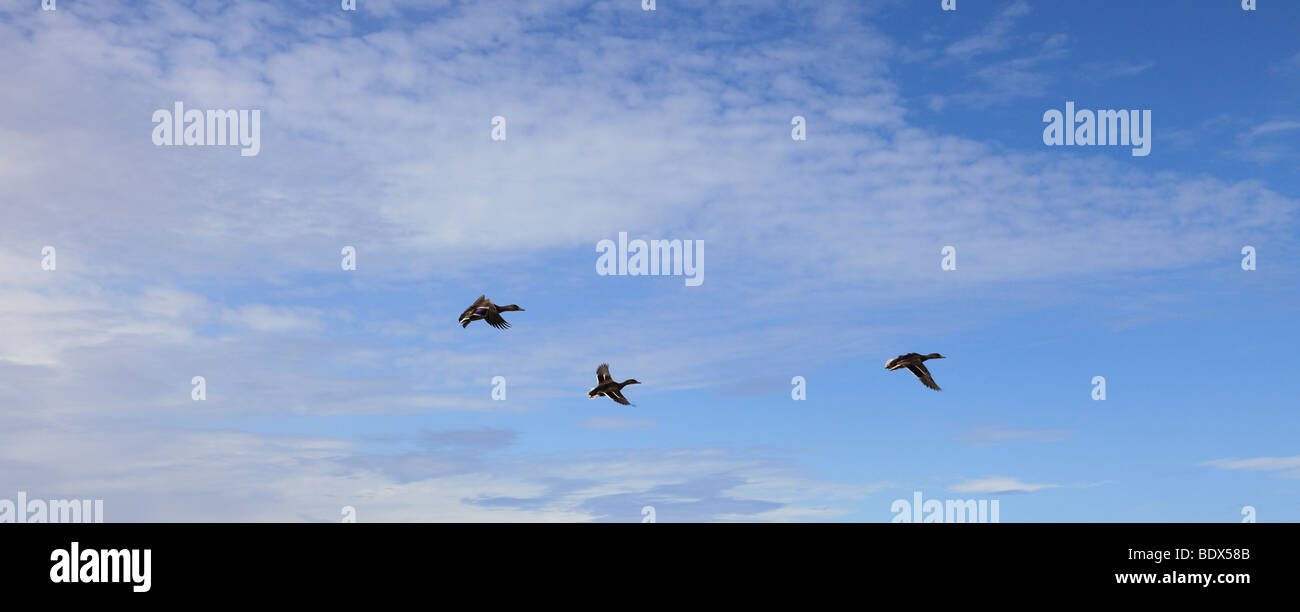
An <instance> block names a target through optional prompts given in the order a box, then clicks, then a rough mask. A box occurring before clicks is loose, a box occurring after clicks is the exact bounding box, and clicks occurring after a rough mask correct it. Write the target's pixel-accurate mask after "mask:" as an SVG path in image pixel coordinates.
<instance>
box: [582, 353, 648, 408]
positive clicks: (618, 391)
mask: <svg viewBox="0 0 1300 612" xmlns="http://www.w3.org/2000/svg"><path fill="white" fill-rule="evenodd" d="M639 384H641V381H639V380H637V379H635V378H629V379H627V380H625V381H623V382H617V381H615V380H614V378H613V377H612V376H610V375H609V364H607V363H602V364H600V367H599V368H596V386H594V387H592V388H591V390H590V391H588V392H587V398H588V399H596V398H598V397H600V396H602V395H603V396H605V397H608V398H609V399H612V400H614V401H616V402H618V403H620V404H623V405H624V406H631V405H633V404H632V402H629V401H627V398H626V397H623V387H626V386H628V385H639Z"/></svg>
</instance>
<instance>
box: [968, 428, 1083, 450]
mask: <svg viewBox="0 0 1300 612" xmlns="http://www.w3.org/2000/svg"><path fill="white" fill-rule="evenodd" d="M1074 433H1075V432H1074V431H1073V430H1070V429H1023V428H1018V427H997V426H976V427H971V428H969V429H967V430H966V431H965V432H963V433H961V434H959V435H958V436H957V438H958V439H960V440H963V441H965V442H967V443H969V444H970V445H972V446H977V447H978V446H996V445H998V444H1005V443H1007V442H1015V441H1018V440H1029V441H1035V442H1058V441H1061V440H1064V439H1066V438H1068V437H1070V436H1071V435H1073V434H1074Z"/></svg>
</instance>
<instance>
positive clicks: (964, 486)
mask: <svg viewBox="0 0 1300 612" xmlns="http://www.w3.org/2000/svg"><path fill="white" fill-rule="evenodd" d="M1062 486H1064V485H1059V484H1032V483H1025V482H1021V481H1020V480H1019V479H1017V478H1011V477H1006V476H994V477H989V478H976V479H974V480H968V481H966V482H962V483H958V484H955V485H953V486H951V487H948V488H949V489H951V490H953V491H956V492H958V493H987V494H998V493H1003V494H1006V493H1033V492H1034V491H1041V490H1043V489H1059V488H1061V487H1062Z"/></svg>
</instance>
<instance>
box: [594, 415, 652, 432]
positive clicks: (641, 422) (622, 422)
mask: <svg viewBox="0 0 1300 612" xmlns="http://www.w3.org/2000/svg"><path fill="white" fill-rule="evenodd" d="M578 426H579V427H586V428H588V429H617V430H624V429H649V428H651V427H654V426H655V422H654V421H652V420H649V419H621V418H616V417H591V418H589V419H583V420H581V421H579V422H578Z"/></svg>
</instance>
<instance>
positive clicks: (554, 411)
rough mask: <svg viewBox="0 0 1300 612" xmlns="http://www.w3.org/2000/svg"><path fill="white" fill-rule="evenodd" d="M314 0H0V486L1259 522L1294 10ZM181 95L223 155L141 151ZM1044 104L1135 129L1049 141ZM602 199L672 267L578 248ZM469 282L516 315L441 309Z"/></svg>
mask: <svg viewBox="0 0 1300 612" xmlns="http://www.w3.org/2000/svg"><path fill="white" fill-rule="evenodd" d="M357 4H358V10H357V11H356V12H355V13H352V12H345V11H342V10H339V7H338V5H337V3H331V2H313V3H306V2H301V3H293V2H276V3H262V2H251V1H250V2H238V3H231V2H192V3H187V2H148V3H91V2H74V1H72V0H64V1H62V2H59V3H58V5H57V6H58V8H57V10H55V11H48V12H47V11H41V10H39V3H38V2H27V1H16V0H14V1H10V0H0V49H3V50H4V52H5V56H6V57H7V58H10V60H8V61H6V62H5V64H4V65H3V66H0V79H2V80H3V82H5V83H6V84H7V86H6V87H5V88H3V90H0V108H2V109H4V111H5V112H3V113H0V140H2V141H4V142H5V146H4V147H0V210H3V212H4V219H5V223H3V224H0V296H3V300H0V305H2V306H0V330H2V331H0V411H3V417H4V419H5V421H6V423H7V425H6V427H5V428H4V429H5V431H3V432H0V498H9V499H12V498H13V496H14V495H15V494H16V491H19V490H23V491H27V493H28V495H29V497H40V498H100V499H104V500H105V504H104V505H105V513H106V517H107V520H110V521H144V520H151V521H170V520H190V521H301V520H306V521H336V520H339V516H340V509H341V508H342V507H343V506H352V507H354V508H356V510H357V517H358V520H361V521H631V522H636V521H640V520H641V518H642V517H641V508H642V507H643V506H647V505H650V506H653V507H655V508H656V519H657V520H658V521H661V522H672V521H889V520H891V519H892V518H893V512H891V510H890V506H891V504H892V502H893V501H894V500H896V499H907V500H911V498H912V494H913V492H914V491H921V492H922V493H923V495H924V496H925V498H927V499H939V500H945V499H990V500H991V499H997V500H999V503H1000V519H1001V520H1002V521H1003V522H1026V521H1028V522H1033V521H1212V522H1218V521H1238V520H1240V517H1241V509H1242V507H1243V506H1253V507H1254V508H1256V510H1257V513H1258V519H1259V520H1261V521H1294V520H1300V498H1298V494H1300V488H1298V487H1297V482H1300V481H1297V478H1300V447H1297V443H1296V440H1297V439H1300V435H1297V434H1300V420H1297V419H1296V418H1295V417H1294V410H1295V405H1296V401H1295V400H1296V398H1297V397H1300V382H1297V380H1298V379H1297V377H1296V376H1295V374H1294V370H1295V367H1296V364H1297V361H1296V359H1295V357H1294V356H1293V355H1292V354H1291V351H1292V350H1293V347H1294V345H1295V344H1296V339H1297V338H1298V337H1300V333H1298V332H1300V325H1298V324H1297V311H1298V310H1300V309H1298V307H1297V305H1298V304H1300V301H1298V300H1297V297H1300V296H1298V295H1297V289H1296V287H1297V280H1300V275H1297V271H1296V262H1297V257H1298V256H1300V249H1297V248H1296V237H1297V224H1298V223H1300V219H1298V218H1297V212H1298V211H1300V182H1298V181H1297V168H1298V166H1297V164H1296V160H1297V144H1296V142H1297V141H1296V135H1297V134H1300V113H1297V111H1296V109H1297V108H1300V105H1298V104H1297V103H1298V102H1300V99H1298V98H1300V96H1298V95H1297V93H1300V87H1298V85H1300V47H1298V46H1297V44H1296V43H1295V37H1294V31H1295V24H1297V23H1300V6H1292V5H1291V4H1284V3H1274V2H1262V4H1264V6H1261V7H1260V8H1259V10H1257V11H1254V12H1246V11H1242V10H1240V8H1239V7H1238V6H1237V3H1234V2H1209V1H1205V2H1200V1H1196V2H1173V1H1171V2H1158V1H1151V2H1142V3H1131V2H1119V1H1113V2H1112V1H1105V2H1090V3H1086V4H1085V3H1065V2H1027V1H994V0H958V8H957V10H956V11H952V12H945V11H942V10H940V7H939V4H940V3H939V2H938V0H934V1H933V2H931V1H929V0H926V1H923V2H922V1H916V2H902V1H881V2H790V3H776V2H744V3H742V2H687V1H678V0H662V1H659V2H657V10H655V11H653V12H650V11H642V10H641V7H640V2H639V0H616V1H606V2H592V1H556V2H538V3H505V2H503V3H495V2H477V3H461V2H409V3H408V2H400V1H396V0H387V1H380V0H358V3H357ZM177 100H179V101H183V102H184V103H185V105H186V107H188V108H197V109H227V108H235V109H259V110H260V111H261V113H262V114H261V117H262V124H261V134H260V135H261V152H260V154H259V155H257V156H255V157H241V156H240V155H239V153H238V149H236V148H233V147H222V146H212V147H200V146H194V147H166V146H155V145H154V144H153V143H152V142H151V139H150V133H151V130H152V127H153V125H152V123H151V116H152V114H153V112H154V111H155V110H156V109H170V108H171V106H172V104H173V102H174V101H177ZM1066 101H1074V102H1075V103H1076V106H1077V107H1078V108H1089V109H1112V108H1113V109H1145V110H1150V111H1151V112H1152V117H1153V119H1152V137H1153V141H1152V148H1151V154H1150V155H1149V156H1146V157H1134V156H1132V155H1131V154H1130V148H1129V147H1048V146H1045V145H1044V144H1043V140H1042V133H1043V127H1044V124H1043V121H1042V117H1043V113H1044V112H1045V111H1047V110H1050V109H1058V110H1059V109H1063V108H1064V107H1065V103H1066ZM498 115H499V116H502V117H505V118H506V120H507V126H508V137H507V139H506V140H505V141H494V140H492V138H491V137H490V134H491V129H492V124H491V119H492V117H494V116H498ZM796 115H797V116H802V117H805V118H806V121H807V140H806V141H794V140H792V139H791V137H790V133H791V118H792V117H794V116H796ZM619 232H627V233H628V235H629V237H630V238H641V239H681V240H700V241H703V242H704V244H705V245H706V250H705V256H704V264H705V266H704V267H705V273H704V279H705V280H704V283H703V284H702V285H700V286H698V287H688V286H685V284H684V283H683V279H682V278H681V277H676V276H662V277H645V276H601V275H598V274H597V273H596V265H595V264H596V257H597V253H596V244H597V243H598V242H599V241H600V240H604V239H612V240H616V239H617V237H618V233H619ZM47 245H49V246H54V247H56V249H57V269H56V270H54V271H45V270H42V269H41V249H42V247H43V246H47ZM948 245H951V246H954V247H955V248H956V250H957V269H956V270H951V271H945V270H941V268H940V260H941V255H940V250H941V249H942V248H943V247H944V246H948ZM1245 245H1250V246H1253V247H1254V248H1255V249H1256V251H1257V257H1258V261H1257V269H1255V270H1251V271H1245V270H1243V269H1242V268H1241V260H1242V255H1241V249H1242V247H1243V246H1245ZM344 246H354V247H355V248H356V249H357V269H356V270H355V271H343V270H341V269H340V266H339V262H340V259H341V255H340V249H342V248H343V247H344ZM480 294H487V295H488V296H489V297H491V298H493V299H494V300H496V301H498V302H499V303H518V304H520V305H522V306H523V307H525V308H526V309H527V311H526V312H520V313H511V314H509V315H507V319H509V320H510V321H511V322H512V324H513V325H514V326H513V328H512V329H510V330H508V331H498V330H495V329H492V328H490V327H487V326H485V325H483V324H481V323H476V324H473V325H471V326H470V327H469V328H468V329H461V328H460V327H459V326H458V325H457V324H456V323H455V320H456V316H457V315H458V314H459V313H460V311H461V310H462V309H464V308H465V306H467V305H468V304H469V303H470V302H472V301H473V300H474V298H475V297H477V296H478V295H480ZM912 351H916V352H921V353H929V352H941V353H943V354H944V355H946V356H948V358H947V359H945V360H942V361H938V362H931V363H932V367H931V370H932V372H933V374H934V377H935V379H936V380H937V381H938V382H939V384H940V385H942V386H943V389H944V390H943V391H942V392H933V391H930V390H928V389H925V388H924V387H922V386H921V385H920V384H919V383H918V382H917V381H916V380H915V379H914V378H912V377H911V376H910V375H908V374H907V373H906V372H887V371H886V370H884V368H883V365H884V363H885V361H887V360H888V359H890V358H892V357H894V356H895V355H898V354H900V353H906V352H912ZM603 362H608V363H609V364H610V366H611V370H612V372H613V375H614V377H615V378H618V379H624V378H636V379H638V380H640V381H642V383H643V384H642V385H638V386H633V387H630V388H629V389H628V391H627V395H628V397H629V398H630V399H631V400H632V401H633V402H634V403H635V404H636V406H635V407H628V406H620V405H618V404H615V403H613V402H611V401H608V400H605V399H600V400H598V401H591V400H588V399H587V398H586V390H587V389H588V388H590V387H591V386H593V385H594V384H595V376H594V372H595V369H596V366H597V365H599V364H600V363H603ZM194 376H203V377H204V378H205V379H206V381H207V382H206V384H207V399H206V400H204V401H202V402H196V401H193V400H192V399H191V385H190V380H191V378H192V377H194ZM494 376H503V377H504V378H505V379H506V385H507V386H506V389H507V398H506V400H504V401H494V400H492V399H491V395H490V393H491V390H492V386H491V383H490V381H491V380H492V378H493V377H494ZM795 376H802V377H804V378H805V379H806V381H807V399H806V400H803V401H795V400H793V399H792V398H791V393H790V392H791V388H792V387H791V379H792V378H793V377H795ZM1094 376H1104V377H1105V378H1106V387H1107V389H1106V399H1105V401H1094V400H1093V399H1092V384H1091V381H1092V379H1093V377H1094ZM4 491H11V492H10V493H9V494H7V495H6V494H5V493H4Z"/></svg>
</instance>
